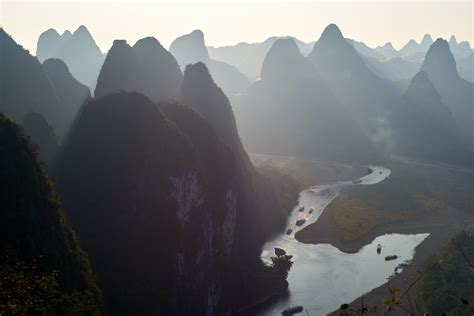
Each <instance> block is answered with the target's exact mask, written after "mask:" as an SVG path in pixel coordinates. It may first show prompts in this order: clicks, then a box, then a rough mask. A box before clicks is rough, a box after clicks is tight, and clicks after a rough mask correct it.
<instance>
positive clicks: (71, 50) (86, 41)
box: [36, 25, 104, 91]
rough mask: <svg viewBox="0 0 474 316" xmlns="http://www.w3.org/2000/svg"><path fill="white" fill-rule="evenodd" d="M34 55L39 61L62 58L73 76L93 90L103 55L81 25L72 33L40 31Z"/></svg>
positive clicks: (51, 30)
mask: <svg viewBox="0 0 474 316" xmlns="http://www.w3.org/2000/svg"><path fill="white" fill-rule="evenodd" d="M36 56H37V57H38V59H39V61H40V62H43V61H45V60H46V59H48V58H59V59H62V60H63V61H64V62H65V63H66V64H67V66H68V68H69V69H70V71H71V73H72V75H73V76H74V78H76V79H77V80H78V81H79V82H81V83H83V84H85V85H87V86H88V87H89V89H91V91H92V90H94V88H95V85H96V81H97V76H98V74H99V71H100V67H101V65H102V63H103V61H104V56H103V55H102V52H101V51H100V49H99V47H98V46H97V44H96V43H95V41H94V39H93V37H92V35H91V34H90V33H89V30H88V29H87V28H86V27H85V26H83V25H81V26H80V27H79V28H78V29H77V30H76V31H75V32H74V33H72V34H71V32H69V31H67V30H66V31H65V32H64V33H63V35H61V36H59V34H58V33H57V32H56V31H55V30H54V29H49V30H48V31H46V32H44V33H42V34H41V35H40V37H39V38H38V44H37V49H36Z"/></svg>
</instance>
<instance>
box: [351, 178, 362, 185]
mask: <svg viewBox="0 0 474 316" xmlns="http://www.w3.org/2000/svg"><path fill="white" fill-rule="evenodd" d="M359 183H362V180H360V179H357V180H353V181H352V184H359Z"/></svg>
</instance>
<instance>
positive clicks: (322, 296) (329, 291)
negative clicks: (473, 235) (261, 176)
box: [261, 167, 428, 315]
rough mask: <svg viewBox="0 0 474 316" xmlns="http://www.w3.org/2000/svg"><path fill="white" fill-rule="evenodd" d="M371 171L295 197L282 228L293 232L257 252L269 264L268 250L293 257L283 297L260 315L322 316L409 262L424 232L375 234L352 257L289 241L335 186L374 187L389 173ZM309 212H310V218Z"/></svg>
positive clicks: (330, 196) (311, 220)
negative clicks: (299, 314)
mask: <svg viewBox="0 0 474 316" xmlns="http://www.w3.org/2000/svg"><path fill="white" fill-rule="evenodd" d="M371 168H372V170H373V172H372V173H371V174H369V175H367V176H365V177H362V178H360V179H359V180H360V181H355V183H354V182H352V181H346V182H338V183H335V184H330V185H322V186H316V187H313V188H311V189H308V190H304V191H303V192H301V193H300V197H299V204H298V206H296V207H295V209H294V210H293V211H292V214H291V216H290V217H289V219H288V224H287V229H288V228H290V229H292V230H293V233H291V234H290V235H287V234H285V233H283V234H280V235H278V236H276V237H275V238H274V239H273V240H271V241H269V242H267V243H266V244H265V245H264V247H263V249H262V254H261V257H262V259H263V260H265V261H268V260H270V257H271V256H272V255H273V252H274V247H281V248H284V249H285V250H286V251H287V253H288V254H291V255H293V262H294V264H293V267H292V268H291V271H290V273H289V275H288V283H289V295H288V296H287V297H285V298H282V299H280V300H279V301H277V302H276V303H274V304H273V305H271V306H269V307H268V308H266V309H265V311H263V312H262V314H263V315H280V314H281V311H282V310H283V309H285V308H286V307H288V306H291V305H302V306H303V307H304V308H305V311H304V312H303V315H307V314H309V315H326V314H327V313H329V312H332V311H334V310H335V309H337V308H338V307H339V306H340V305H341V304H342V303H349V302H351V301H353V300H354V299H356V298H357V297H359V296H360V295H362V294H364V293H367V292H369V291H370V290H372V289H373V288H376V287H378V286H380V285H382V284H383V283H385V282H386V280H387V278H388V277H389V276H390V275H392V274H393V273H394V270H395V268H396V267H397V266H398V265H399V264H400V263H403V262H405V261H407V260H411V259H412V258H413V255H414V249H415V247H416V246H417V245H419V244H420V243H421V242H422V241H423V240H424V239H425V238H426V237H428V234H416V235H402V234H387V235H383V236H379V237H377V238H376V239H375V240H374V241H373V242H372V243H370V244H368V245H366V246H365V247H363V248H362V249H361V250H360V251H359V252H358V253H355V254H346V253H343V252H341V251H339V250H338V249H337V248H335V247H333V246H331V245H328V244H318V245H312V244H303V243H300V242H298V241H297V240H296V239H295V238H294V233H295V232H296V231H298V230H299V229H301V228H303V227H304V226H306V225H309V224H311V223H314V222H315V221H316V220H317V219H318V218H319V216H320V215H321V213H322V211H323V210H324V208H325V207H326V206H327V205H328V204H329V203H330V202H331V201H332V200H333V199H334V198H335V197H336V196H337V194H338V193H339V191H340V189H341V188H344V187H347V186H351V185H370V184H375V183H378V182H380V181H383V180H384V179H386V178H387V177H388V176H390V170H389V169H386V168H383V167H371ZM299 205H303V206H304V207H305V209H304V211H303V212H300V211H299ZM310 208H313V212H312V213H311V214H310V213H309V209H310ZM301 218H305V219H306V222H305V224H304V225H302V226H301V227H298V226H296V225H295V222H296V220H298V219H301ZM378 244H381V245H382V246H383V248H382V253H381V254H380V255H378V254H377V245H378ZM392 254H396V255H398V258H397V259H396V260H392V261H385V259H384V258H385V256H386V255H392Z"/></svg>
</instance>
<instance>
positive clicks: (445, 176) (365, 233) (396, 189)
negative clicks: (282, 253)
mask: <svg viewBox="0 0 474 316" xmlns="http://www.w3.org/2000/svg"><path fill="white" fill-rule="evenodd" d="M388 167H389V168H390V169H391V170H392V174H391V176H390V177H389V178H388V179H386V180H385V181H382V182H381V183H378V184H375V185H373V186H370V187H368V186H351V187H347V188H344V189H343V190H342V192H341V193H340V194H339V196H338V197H337V198H336V199H334V200H333V201H332V202H331V203H330V204H329V205H328V206H327V207H326V209H325V211H324V212H323V214H322V215H321V216H320V217H319V219H318V221H316V222H315V223H314V224H311V225H308V226H307V227H305V228H304V229H303V230H301V231H299V232H298V233H296V235H295V237H296V239H297V240H298V241H300V242H303V243H313V244H318V243H329V244H331V245H333V246H335V247H337V248H339V249H340V250H341V251H344V252H347V253H355V252H357V251H359V250H360V249H361V248H362V247H363V246H364V245H366V244H368V243H370V242H371V241H372V240H374V239H375V238H376V237H377V236H380V235H383V234H387V233H404V234H415V233H422V232H431V231H433V230H436V229H438V228H440V227H442V226H444V225H450V224H456V222H459V218H464V217H466V215H467V216H468V217H469V216H471V215H474V214H473V211H472V210H471V208H472V205H473V203H474V198H473V197H472V189H471V188H472V187H473V185H474V177H473V176H472V175H471V174H466V173H462V172H456V171H452V170H446V169H443V168H440V167H430V166H425V167H420V166H416V167H415V166H411V165H407V164H403V163H391V164H390V165H389V166H388Z"/></svg>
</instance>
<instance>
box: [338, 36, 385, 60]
mask: <svg viewBox="0 0 474 316" xmlns="http://www.w3.org/2000/svg"><path fill="white" fill-rule="evenodd" d="M346 41H347V42H348V43H349V44H350V45H351V46H352V47H354V49H355V50H356V51H357V53H359V55H361V56H363V57H367V58H370V59H375V60H384V59H385V56H384V55H383V54H382V53H380V52H378V51H377V50H376V49H373V48H370V47H369V46H367V45H366V44H365V43H364V42H358V41H356V40H353V39H350V38H346Z"/></svg>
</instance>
